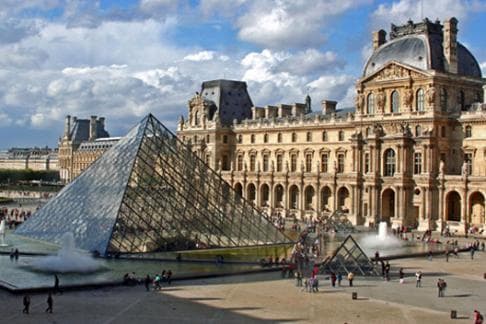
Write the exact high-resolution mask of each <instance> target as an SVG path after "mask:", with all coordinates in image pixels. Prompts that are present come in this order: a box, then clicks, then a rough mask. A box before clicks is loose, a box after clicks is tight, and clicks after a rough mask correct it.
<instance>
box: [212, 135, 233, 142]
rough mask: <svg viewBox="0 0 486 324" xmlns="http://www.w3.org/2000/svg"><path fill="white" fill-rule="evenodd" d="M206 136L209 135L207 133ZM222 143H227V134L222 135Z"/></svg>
mask: <svg viewBox="0 0 486 324" xmlns="http://www.w3.org/2000/svg"><path fill="white" fill-rule="evenodd" d="M208 138H209V135H208ZM208 143H209V141H208ZM223 143H224V144H228V135H223Z"/></svg>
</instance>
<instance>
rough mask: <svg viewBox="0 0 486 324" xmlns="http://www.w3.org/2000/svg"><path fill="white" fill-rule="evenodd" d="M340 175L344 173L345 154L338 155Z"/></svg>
mask: <svg viewBox="0 0 486 324" xmlns="http://www.w3.org/2000/svg"><path fill="white" fill-rule="evenodd" d="M337 172H338V173H343V172H344V154H338V169H337Z"/></svg>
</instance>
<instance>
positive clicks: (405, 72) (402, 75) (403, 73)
mask: <svg viewBox="0 0 486 324" xmlns="http://www.w3.org/2000/svg"><path fill="white" fill-rule="evenodd" d="M429 76H431V74H430V73H428V72H427V71H424V70H421V69H418V68H416V67H413V66H410V65H407V64H403V63H398V62H396V61H390V62H388V63H387V64H385V65H384V66H383V67H382V68H381V69H379V70H377V71H376V72H375V73H373V74H371V75H369V76H367V77H366V78H363V79H362V80H361V82H368V81H390V80H400V79H408V78H412V79H415V78H423V77H429Z"/></svg>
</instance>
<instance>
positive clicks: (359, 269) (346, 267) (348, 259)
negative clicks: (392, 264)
mask: <svg viewBox="0 0 486 324" xmlns="http://www.w3.org/2000/svg"><path fill="white" fill-rule="evenodd" d="M321 269H322V270H323V271H324V272H334V273H341V274H348V273H349V272H353V273H354V274H361V275H363V276H366V275H371V276H375V275H378V272H377V271H376V269H375V267H374V265H373V263H372V262H371V260H370V259H369V258H368V256H367V255H366V253H364V252H363V250H362V249H361V248H360V247H359V245H358V243H357V242H356V241H355V240H354V238H353V237H352V236H351V235H348V237H346V239H345V240H344V241H343V243H341V245H340V246H339V247H338V248H337V249H336V250H335V251H334V253H333V254H332V255H331V256H330V257H328V258H327V259H326V260H324V262H323V263H322V265H321Z"/></svg>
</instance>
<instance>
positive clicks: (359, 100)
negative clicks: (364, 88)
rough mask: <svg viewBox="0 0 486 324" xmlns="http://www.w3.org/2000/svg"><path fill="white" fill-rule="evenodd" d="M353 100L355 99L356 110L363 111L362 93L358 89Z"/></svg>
mask: <svg viewBox="0 0 486 324" xmlns="http://www.w3.org/2000/svg"><path fill="white" fill-rule="evenodd" d="M355 100H356V111H357V112H359V113H363V107H364V94H363V93H362V92H361V91H360V90H358V93H357V95H356V99H355Z"/></svg>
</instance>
